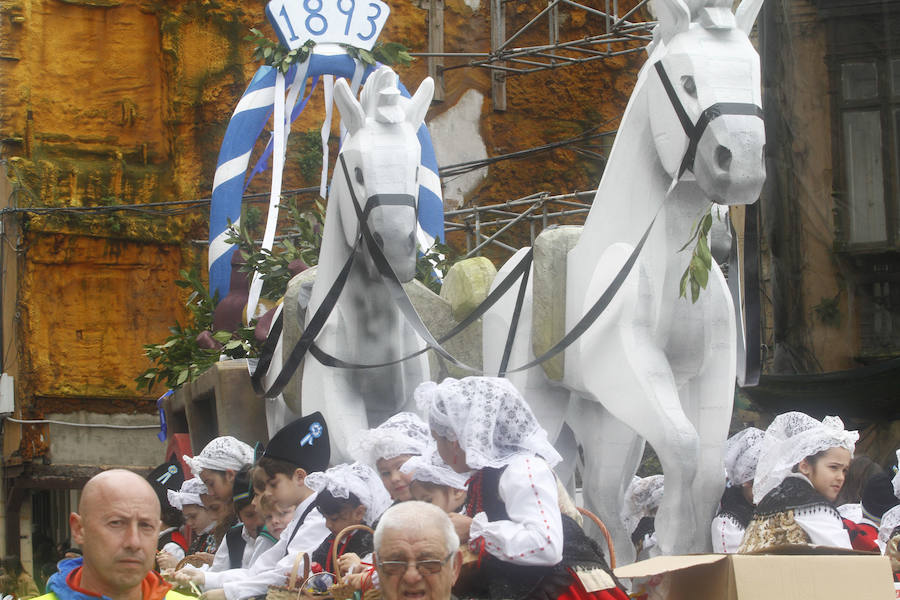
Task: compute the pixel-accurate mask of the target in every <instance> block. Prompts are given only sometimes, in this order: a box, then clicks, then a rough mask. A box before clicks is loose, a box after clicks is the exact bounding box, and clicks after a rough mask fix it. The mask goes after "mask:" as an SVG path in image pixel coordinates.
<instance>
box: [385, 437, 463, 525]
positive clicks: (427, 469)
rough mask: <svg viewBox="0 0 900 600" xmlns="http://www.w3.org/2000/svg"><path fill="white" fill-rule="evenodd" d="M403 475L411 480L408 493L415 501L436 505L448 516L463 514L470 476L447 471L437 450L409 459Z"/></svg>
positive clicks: (402, 468)
mask: <svg viewBox="0 0 900 600" xmlns="http://www.w3.org/2000/svg"><path fill="white" fill-rule="evenodd" d="M400 471H401V472H403V473H406V474H408V475H409V476H410V477H411V478H412V479H411V480H410V482H409V491H410V493H411V494H412V497H413V500H419V501H421V502H427V503H428V504H434V505H435V506H437V507H439V508H441V509H442V510H443V511H444V512H447V513H455V512H460V511H462V509H463V508H464V507H465V504H466V494H467V493H468V488H467V486H466V481H468V479H469V475H468V474H467V473H466V474H463V473H457V472H456V471H454V470H453V469H451V468H450V467H448V466H447V465H446V464H445V463H444V461H443V460H441V457H440V455H439V454H438V453H437V450H434V451H430V452H429V453H428V454H425V455H423V456H414V457H412V458H410V459H409V460H408V461H406V464H404V465H403V466H402V467H400Z"/></svg>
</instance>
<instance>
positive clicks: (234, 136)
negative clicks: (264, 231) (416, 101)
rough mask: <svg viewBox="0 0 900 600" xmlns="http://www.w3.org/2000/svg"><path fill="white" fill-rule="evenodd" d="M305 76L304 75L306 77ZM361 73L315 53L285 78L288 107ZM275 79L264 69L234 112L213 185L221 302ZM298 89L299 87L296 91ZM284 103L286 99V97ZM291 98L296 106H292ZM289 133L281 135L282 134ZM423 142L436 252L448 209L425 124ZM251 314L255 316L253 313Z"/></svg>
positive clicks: (213, 240) (423, 180)
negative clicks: (232, 231)
mask: <svg viewBox="0 0 900 600" xmlns="http://www.w3.org/2000/svg"><path fill="white" fill-rule="evenodd" d="M304 68H305V69H304ZM374 68H375V67H368V68H366V69H365V71H364V72H363V73H362V77H361V82H365V80H366V78H367V77H368V75H369V74H370V73H371V72H372V71H373V70H374ZM304 70H305V72H302V71H304ZM356 72H357V63H356V61H354V60H353V59H352V58H351V57H350V56H348V55H346V54H338V55H325V54H316V53H313V54H311V55H310V57H309V60H308V61H307V62H306V63H304V64H303V65H302V66H301V68H298V67H296V66H295V67H292V68H291V69H290V70H289V71H288V73H287V75H285V76H284V79H283V85H285V86H286V87H287V88H290V89H291V90H292V93H291V95H290V96H289V97H288V98H287V99H286V102H290V104H287V106H291V107H292V108H293V106H294V105H293V101H295V100H296V98H297V97H298V96H299V90H301V89H302V87H303V86H304V85H305V82H306V79H310V78H315V77H320V76H324V75H333V76H336V77H345V78H347V79H353V78H354V75H355V74H356ZM276 74H277V69H275V68H274V67H270V66H263V67H260V68H259V70H258V71H257V72H256V75H254V77H253V79H252V80H251V82H250V85H249V86H248V87H247V90H246V91H245V92H244V95H243V96H242V97H241V99H240V101H239V102H238V105H237V107H236V108H235V110H234V114H233V115H232V117H231V121H229V123H228V128H227V129H226V131H225V137H224V139H223V140H222V146H221V148H220V150H219V160H218V164H217V167H216V175H215V178H214V180H213V193H212V203H211V206H210V223H209V289H210V294H213V295H215V294H218V296H219V299H221V298H224V297H225V296H226V295H227V294H228V289H229V284H230V279H231V254H232V252H234V250H235V246H234V245H232V244H229V243H228V242H226V241H225V239H226V237H227V236H228V228H229V226H231V225H232V224H233V225H234V227H236V228H239V227H240V221H241V198H242V195H243V189H244V181H245V179H246V174H247V167H248V164H249V162H250V155H251V153H252V151H253V147H254V146H255V144H256V141H257V139H258V138H259V136H260V134H261V133H262V131H263V128H264V127H265V125H266V123H267V122H268V121H269V118H270V115H272V113H273V112H274V109H275V98H276V91H275V87H276V80H277V75H276ZM295 84H296V85H297V86H299V87H295ZM294 90H297V93H296V94H294V93H293V91H294ZM400 91H401V93H402V94H403V95H404V96H406V97H409V92H408V91H407V90H406V88H405V87H404V86H403V85H402V84H401V85H400ZM281 98H284V93H283V92H282V94H281ZM291 98H293V99H294V100H291ZM293 112H295V111H293V110H292V111H287V110H285V111H284V113H286V114H289V113H293ZM292 116H293V115H292ZM279 121H280V123H279V124H276V125H274V126H273V128H275V129H277V128H278V127H279V126H282V127H289V124H290V123H289V120H286V119H285V118H284V117H282V118H281V119H279ZM285 122H287V125H286V126H285V125H284V123H285ZM285 130H286V129H282V131H285ZM418 137H419V143H420V144H421V147H422V158H421V163H420V164H421V168H420V169H419V228H418V231H417V239H418V242H419V247H420V249H421V250H423V251H424V250H426V249H428V248H429V247H431V246H432V245H433V244H434V242H435V241H436V240H443V237H444V206H443V200H442V195H441V185H440V178H439V177H438V166H437V158H436V157H435V154H434V148H433V146H432V143H431V135H430V134H429V133H428V128H427V127H426V126H425V125H424V124H422V126H421V127H420V128H419V131H418ZM326 147H327V146H326ZM284 148H285V146H284V142H283V141H282V143H281V144H280V145H279V144H278V143H276V142H275V141H274V140H273V169H274V167H275V164H274V163H275V160H276V158H277V157H278V156H279V155H280V156H281V159H280V160H282V161H283V157H284ZM274 179H275V176H274V172H273V180H274ZM273 190H274V188H273ZM279 191H280V186H279ZM275 204H277V202H276V203H275ZM269 212H270V218H269V219H268V220H271V219H272V216H271V213H272V201H271V196H270V211H269ZM276 218H277V217H276ZM272 235H274V234H272ZM257 297H258V296H257ZM248 314H250V315H252V313H251V312H249V311H248Z"/></svg>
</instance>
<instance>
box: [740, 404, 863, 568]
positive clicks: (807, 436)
mask: <svg viewBox="0 0 900 600" xmlns="http://www.w3.org/2000/svg"><path fill="white" fill-rule="evenodd" d="M857 439H859V433H857V432H856V431H846V430H845V429H844V423H843V422H842V421H841V420H840V419H839V418H838V417H825V419H824V420H822V421H818V420H816V419H814V418H812V417H810V416H809V415H807V414H804V413H801V412H789V413H785V414H782V415H778V416H777V417H775V420H774V421H773V422H772V424H771V425H770V426H769V427H768V429H766V433H765V436H764V437H763V441H762V449H761V451H760V456H759V462H758V463H757V466H756V477H755V478H754V481H753V500H754V502H755V503H756V510H755V511H754V513H753V519H752V520H751V521H750V524H749V525H748V526H747V530H746V532H745V533H744V539H743V541H742V542H741V546H740V549H739V552H757V551H761V550H764V549H766V548H769V547H772V546H779V545H785V544H788V545H797V544H813V545H822V546H834V547H839V548H851V543H850V536H849V535H848V534H847V531H846V529H844V525H843V522H842V521H841V516H840V514H839V513H838V512H837V509H836V508H835V507H834V504H833V503H834V500H835V498H837V495H838V493H839V492H840V491H841V486H842V485H843V484H844V477H845V476H846V473H847V469H848V468H849V466H850V460H851V459H852V458H853V450H854V448H855V446H856V440H857Z"/></svg>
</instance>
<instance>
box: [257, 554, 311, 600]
mask: <svg viewBox="0 0 900 600" xmlns="http://www.w3.org/2000/svg"><path fill="white" fill-rule="evenodd" d="M301 562H302V563H303V576H302V577H299V576H298V575H299V572H300V563H301ZM308 577H309V554H307V553H306V552H300V553H298V554H297V557H296V558H294V566H293V567H292V568H291V574H290V576H289V577H288V582H287V586H286V587H285V586H280V585H270V586H269V590H268V591H267V592H266V600H302V599H303V598H304V594H303V593H302V589H303V583H304V582H305V581H306V579H307V578H308Z"/></svg>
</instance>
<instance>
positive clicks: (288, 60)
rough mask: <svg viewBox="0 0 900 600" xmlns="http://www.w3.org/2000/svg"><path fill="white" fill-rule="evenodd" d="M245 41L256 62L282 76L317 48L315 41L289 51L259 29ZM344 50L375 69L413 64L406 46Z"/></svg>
mask: <svg viewBox="0 0 900 600" xmlns="http://www.w3.org/2000/svg"><path fill="white" fill-rule="evenodd" d="M244 41H246V42H253V44H255V45H256V49H255V50H254V52H253V59H254V60H257V61H260V62H263V63H265V64H267V65H269V66H271V67H276V68H277V69H278V70H280V71H281V72H282V73H287V72H288V70H289V69H290V68H291V67H292V66H293V65H295V64H297V63H302V62H304V61H306V59H308V58H309V55H310V53H311V52H312V49H313V46H315V45H316V43H315V42H314V41H313V40H308V41H307V42H306V43H305V44H303V45H302V46H300V47H299V48H297V49H295V50H289V49H287V48H285V47H284V46H282V45H281V44H280V43H278V42H273V41H272V40H270V39H269V38H267V37H266V35H265V34H264V33H263V32H262V31H260V30H259V29H256V28H255V27H253V28H251V29H250V33H249V34H247V35H246V36H245V37H244ZM341 47H343V48H344V50H346V52H347V54H349V55H350V56H352V57H353V58H356V59H359V60H360V61H361V62H362V63H364V64H367V65H371V66H375V63H376V62H380V63H382V64H385V65H390V66H394V65H402V66H408V65H409V64H411V63H412V61H413V57H412V56H410V54H409V50H408V49H407V48H406V47H405V46H404V45H403V44H399V43H397V42H387V43H382V42H376V44H375V46H373V47H372V51H371V52H370V51H368V50H364V49H362V48H354V47H353V46H347V45H345V44H341Z"/></svg>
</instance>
